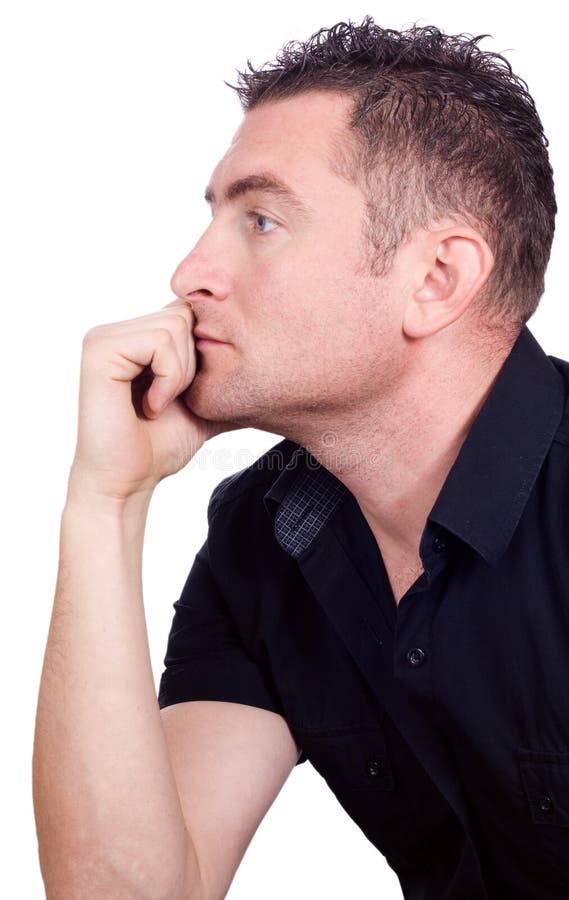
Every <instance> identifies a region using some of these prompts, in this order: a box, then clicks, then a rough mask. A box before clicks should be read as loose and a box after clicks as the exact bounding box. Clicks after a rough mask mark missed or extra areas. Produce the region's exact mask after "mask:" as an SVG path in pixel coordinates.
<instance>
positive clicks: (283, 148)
mask: <svg viewBox="0 0 569 900" xmlns="http://www.w3.org/2000/svg"><path fill="white" fill-rule="evenodd" d="M348 110H349V101H348V100H347V99H346V97H344V96H342V95H339V94H336V93H330V92H322V91H311V92H308V93H305V94H303V95H300V96H297V97H293V98H289V99H287V100H283V101H278V102H271V103H267V104H265V105H260V106H258V107H256V108H255V109H253V110H252V111H251V112H249V113H247V114H246V115H245V117H244V120H243V122H242V124H241V126H240V128H239V129H238V131H237V133H236V134H235V136H234V138H233V141H232V143H231V146H230V147H229V149H228V151H227V153H226V154H225V156H224V157H223V159H222V160H221V161H220V162H219V164H218V165H217V166H216V168H215V170H214V172H213V173H212V176H211V179H210V189H211V191H212V192H213V195H214V197H215V202H213V203H212V213H213V218H212V222H211V224H210V226H209V227H208V228H207V230H206V231H205V233H204V234H203V235H202V237H201V238H200V240H199V241H198V243H197V244H196V246H195V247H194V248H193V250H192V251H191V252H190V253H189V254H188V256H187V257H186V258H185V259H184V260H182V262H181V263H180V264H179V266H178V268H177V269H176V271H175V273H174V275H173V278H172V289H173V291H174V293H175V294H176V296H177V297H179V298H184V299H186V300H189V301H190V302H191V305H192V308H193V311H194V315H195V317H196V325H197V328H198V330H200V329H201V330H202V331H204V332H207V333H209V334H211V335H212V336H213V337H217V338H219V339H220V340H223V341H225V342H227V343H225V344H213V345H209V346H206V347H204V348H203V349H200V348H199V347H198V369H197V374H196V377H195V379H194V381H193V382H192V384H191V385H190V387H189V389H188V390H187V391H186V392H185V394H184V398H183V399H184V402H185V403H186V404H187V406H188V408H189V409H190V410H192V412H193V413H195V414H196V415H198V416H200V417H203V418H204V419H207V420H212V421H219V420H221V419H228V418H231V419H232V420H233V421H234V422H237V423H239V424H240V425H243V426H251V427H258V428H262V429H265V430H268V431H271V432H275V433H278V434H283V435H285V436H286V437H289V438H291V439H292V440H295V441H297V442H298V443H300V444H302V445H303V446H305V447H306V448H307V449H308V450H309V451H310V452H311V453H312V454H313V455H314V456H315V457H316V458H317V459H318V460H320V461H321V462H322V463H323V464H324V465H325V466H326V467H327V468H328V469H330V471H332V472H333V473H334V474H336V475H337V477H338V478H340V479H341V480H342V481H343V482H344V484H346V485H347V487H348V488H349V489H350V490H351V491H352V492H353V494H354V495H355V497H356V499H357V501H358V503H359V505H360V507H361V509H362V512H363V513H364V515H365V517H366V519H367V521H368V523H369V524H370V527H371V528H372V530H373V533H374V535H375V536H376V538H377V540H378V543H379V544H380V547H381V550H382V554H383V556H384V561H385V562H386V566H387V568H388V571H389V573H390V577H391V576H393V577H392V585H393V586H394V590H395V582H396V581H397V578H398V577H399V576H397V574H396V573H397V570H403V569H406V570H408V572H409V573H410V574H409V576H408V577H411V580H414V578H413V577H412V576H413V574H414V572H415V570H416V569H417V566H418V565H419V566H420V560H419V557H418V547H419V542H420V538H421V534H422V530H423V528H424V524H425V519H426V517H427V515H428V513H429V511H430V509H431V508H432V505H433V503H434V501H435V500H436V497H437V495H438V493H439V491H440V488H441V487H442V484H443V483H444V480H445V478H446V475H447V474H448V471H449V470H450V468H451V466H452V463H453V462H454V460H455V458H456V456H457V454H458V451H459V450H460V446H461V445H462V443H463V441H464V439H465V437H466V434H467V433H468V430H469V428H470V426H471V424H472V422H473V420H474V418H475V416H476V414H477V412H478V411H479V409H480V407H481V405H482V403H483V402H484V400H485V399H486V396H487V395H488V393H489V391H490V389H491V387H492V385H493V383H494V380H495V378H496V375H497V373H498V371H499V369H500V368H501V366H502V364H503V362H504V360H505V358H506V356H507V355H508V353H509V352H510V349H511V347H512V345H513V342H514V340H515V338H516V336H517V333H518V332H517V331H515V332H514V333H511V332H507V330H506V329H504V327H502V330H501V331H499V332H495V333H492V332H491V331H489V330H488V329H487V328H484V327H483V325H484V323H481V322H480V321H478V319H477V315H476V312H477V311H476V296H477V294H478V293H479V292H480V290H481V289H482V287H483V286H484V284H485V283H486V281H487V279H488V276H489V274H490V272H491V270H492V267H493V264H494V258H493V254H492V251H491V249H490V248H489V246H488V244H487V243H486V241H485V240H484V238H483V237H482V236H481V235H480V234H479V233H478V232H477V231H475V230H473V229H472V228H470V227H466V226H464V225H463V224H462V223H459V222H454V221H453V220H452V218H450V217H449V218H446V219H444V220H441V221H438V222H434V223H432V227H431V228H429V229H427V230H424V229H421V230H418V231H416V232H415V233H414V234H413V235H412V237H411V238H410V240H409V241H408V242H407V243H406V244H404V245H402V246H401V247H400V248H399V250H398V252H397V254H396V257H395V260H394V263H393V265H392V267H391V269H390V271H389V272H388V273H387V275H385V276H383V277H376V276H373V275H371V274H370V272H369V268H368V265H367V260H368V257H367V253H368V248H367V245H366V243H365V239H364V233H363V220H364V212H365V203H366V197H365V196H364V194H363V193H362V191H361V190H360V188H359V187H358V185H357V184H355V183H349V182H348V181H347V180H344V179H342V178H340V177H339V176H338V175H337V174H336V173H335V172H334V171H333V168H332V164H331V158H332V153H333V148H334V147H335V146H338V141H342V140H346V139H350V138H349V133H348V130H347V124H346V122H347V114H348ZM267 171H269V172H271V173H273V174H274V175H276V176H277V177H278V178H279V179H280V180H282V181H284V182H286V184H287V185H289V186H290V187H291V188H292V190H293V191H294V193H295V194H296V196H297V197H298V198H300V200H301V201H302V203H303V204H304V207H305V209H306V211H307V215H300V214H299V213H298V211H297V210H295V209H292V208H290V207H288V206H287V205H286V204H285V202H284V200H283V198H282V197H279V196H278V195H277V196H275V195H272V194H270V193H266V192H262V191H252V192H247V193H246V194H243V195H241V196H238V197H236V198H235V199H233V200H232V201H231V202H226V200H225V199H224V195H225V192H226V189H227V187H228V186H229V185H230V184H231V183H232V182H233V181H235V180H236V179H240V178H243V177H245V176H248V175H251V174H259V173H261V172H263V173H265V172H267ZM250 213H256V214H257V215H256V216H252V215H250ZM259 216H261V218H259ZM263 217H264V218H263ZM408 577H402V580H401V579H400V580H401V584H398V585H397V590H396V593H397V592H399V591H400V589H401V585H402V583H403V582H406V581H407V580H408ZM396 599H397V597H396Z"/></svg>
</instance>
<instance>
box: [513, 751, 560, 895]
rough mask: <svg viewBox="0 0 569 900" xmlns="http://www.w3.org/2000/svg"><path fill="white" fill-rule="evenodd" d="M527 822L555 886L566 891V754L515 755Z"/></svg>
mask: <svg viewBox="0 0 569 900" xmlns="http://www.w3.org/2000/svg"><path fill="white" fill-rule="evenodd" d="M518 760H519V767H520V774H521V780H522V785H523V790H524V794H525V797H526V802H527V805H528V811H529V815H530V817H531V821H532V822H533V824H534V825H535V826H536V829H535V832H536V836H537V837H538V840H539V841H540V843H541V846H542V848H543V850H544V852H545V853H546V854H547V858H548V861H549V863H550V864H552V865H553V866H555V869H556V870H557V876H558V877H559V878H560V881H559V885H560V886H561V885H562V886H563V887H564V888H565V889H566V888H567V887H569V872H568V860H569V752H568V753H548V752H537V751H532V750H520V751H519V752H518Z"/></svg>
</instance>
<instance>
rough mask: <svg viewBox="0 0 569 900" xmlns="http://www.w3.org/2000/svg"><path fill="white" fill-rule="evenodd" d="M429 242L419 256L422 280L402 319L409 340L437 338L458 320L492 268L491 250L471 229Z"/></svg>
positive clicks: (458, 231) (449, 232)
mask: <svg viewBox="0 0 569 900" xmlns="http://www.w3.org/2000/svg"><path fill="white" fill-rule="evenodd" d="M430 238H431V239H430V240H429V239H427V242H426V243H427V246H426V247H425V248H424V250H425V253H424V254H423V255H422V261H423V265H424V269H423V271H424V276H423V280H422V282H421V284H420V285H419V287H418V288H417V289H416V290H415V291H414V293H413V294H412V296H411V297H410V298H409V302H408V304H407V307H406V309H405V314H404V318H403V323H402V324H403V331H404V333H405V334H406V335H407V337H410V338H421V337H428V336H429V335H431V334H436V332H438V331H441V330H442V329H443V328H446V327H447V325H451V324H452V323H453V322H455V321H456V320H457V319H459V318H460V316H461V315H462V314H463V313H464V312H465V310H466V309H467V308H468V307H469V306H470V304H471V303H472V302H473V301H474V300H475V298H476V295H477V294H478V293H479V292H480V291H481V290H482V288H483V286H484V284H485V283H486V281H487V280H488V277H489V275H490V272H491V271H492V268H493V266H494V255H493V253H492V251H491V250H490V247H489V246H488V244H487V243H486V241H485V240H484V238H483V237H482V236H481V235H480V234H478V232H476V231H474V230H473V229H470V228H458V229H457V228H453V229H452V231H451V230H450V229H448V232H447V234H446V236H445V237H444V239H442V240H441V235H440V232H439V233H438V234H433V233H430ZM425 263H426V265H425Z"/></svg>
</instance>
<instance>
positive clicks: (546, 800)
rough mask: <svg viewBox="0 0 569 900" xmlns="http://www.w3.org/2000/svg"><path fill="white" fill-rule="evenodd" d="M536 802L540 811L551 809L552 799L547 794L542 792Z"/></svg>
mask: <svg viewBox="0 0 569 900" xmlns="http://www.w3.org/2000/svg"><path fill="white" fill-rule="evenodd" d="M537 802H538V805H539V808H540V809H541V811H542V812H550V811H551V810H552V809H553V800H552V799H551V797H550V796H549V794H544V795H543V797H540V798H539V800H538V801H537Z"/></svg>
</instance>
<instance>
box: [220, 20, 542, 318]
mask: <svg viewBox="0 0 569 900" xmlns="http://www.w3.org/2000/svg"><path fill="white" fill-rule="evenodd" d="M489 36H491V35H479V36H477V37H473V36H472V35H464V34H461V35H446V34H443V33H442V32H441V31H439V29H437V28H435V27H434V26H427V27H422V28H420V27H418V26H417V25H413V26H412V27H411V28H409V29H408V30H407V31H401V32H400V31H394V30H392V29H385V28H381V27H380V26H379V25H376V24H375V22H374V21H373V19H372V18H371V16H366V17H365V19H364V20H363V22H362V23H361V25H355V24H353V23H352V22H348V23H345V22H340V23H338V24H337V25H334V26H333V27H332V28H329V29H321V30H320V31H318V32H317V33H316V34H314V35H312V37H310V38H309V39H308V40H307V41H306V42H299V41H292V42H290V43H288V44H286V45H285V46H284V47H283V49H282V50H281V51H280V52H279V53H278V55H277V58H276V60H275V62H273V63H265V64H264V65H263V66H261V67H260V68H259V69H255V68H253V66H252V65H251V62H250V60H248V61H247V67H248V71H245V72H238V73H237V74H238V83H237V85H229V87H231V88H233V90H235V91H237V93H238V95H239V99H240V101H241V105H242V108H243V109H244V111H248V110H251V109H252V108H253V107H255V106H257V105H258V104H260V103H266V102H271V101H276V100H279V99H285V98H287V97H291V96H295V95H297V94H300V93H302V92H305V91H308V90H332V91H345V92H348V93H350V94H351V95H352V96H353V99H354V104H353V108H352V112H351V117H350V123H349V124H350V127H351V130H352V132H353V134H354V138H355V140H354V141H350V146H349V149H348V148H346V152H345V153H342V154H340V157H339V158H338V165H337V171H338V172H339V173H340V174H343V175H344V177H347V178H349V179H350V180H352V181H354V180H359V179H363V186H364V190H365V193H366V196H367V198H368V203H367V205H368V211H367V216H366V223H365V226H366V233H367V237H368V239H369V246H370V251H371V257H370V262H371V268H372V271H373V272H374V273H376V274H378V275H381V274H385V273H386V272H387V271H388V270H389V268H390V265H391V263H392V260H393V256H394V254H395V252H396V250H397V248H398V246H399V245H400V244H401V243H402V242H404V241H405V240H406V239H407V238H408V237H409V236H410V235H411V234H412V232H413V231H414V230H415V229H416V228H420V227H423V228H424V227H429V224H430V223H434V222H435V221H436V220H437V219H438V218H442V217H443V216H444V217H446V216H450V217H451V218H453V219H456V220H457V221H458V222H461V223H465V224H467V225H470V226H471V227H474V228H476V229H477V230H478V231H479V232H480V233H481V234H482V236H483V237H484V238H485V240H486V241H487V243H488V245H489V246H490V248H491V250H492V252H493V253H494V257H495V264H494V269H493V270H492V273H491V274H490V277H489V279H488V281H487V283H486V285H485V286H484V288H483V289H482V291H481V292H480V294H479V295H478V297H477V298H476V303H477V306H478V311H479V313H480V314H481V316H483V317H485V318H486V320H487V321H490V322H492V323H496V322H499V323H504V324H507V325H509V326H514V327H516V328H517V329H518V330H519V328H521V327H522V326H523V325H524V324H525V322H526V321H527V320H528V319H529V318H530V316H532V315H533V313H534V312H535V310H536V308H537V305H538V303H539V299H540V297H541V295H542V294H543V291H544V276H545V270H546V268H547V264H548V261H549V256H550V252H551V244H552V240H553V233H554V230H555V214H556V212H557V205H556V201H555V193H554V185H553V171H552V168H551V165H550V163H549V156H548V153H547V147H548V140H547V138H546V137H545V134H544V132H543V126H542V123H541V120H540V118H539V116H538V113H537V111H536V108H535V103H534V101H533V99H532V97H531V96H530V94H529V92H528V86H527V84H526V82H525V81H523V80H522V79H521V78H519V77H518V76H517V75H514V74H513V72H512V68H511V66H510V64H509V62H508V61H507V60H506V59H505V58H504V57H503V56H501V55H500V54H497V53H490V52H487V51H483V50H481V49H480V47H478V46H477V44H478V42H479V41H480V40H481V39H482V38H483V37H489Z"/></svg>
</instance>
